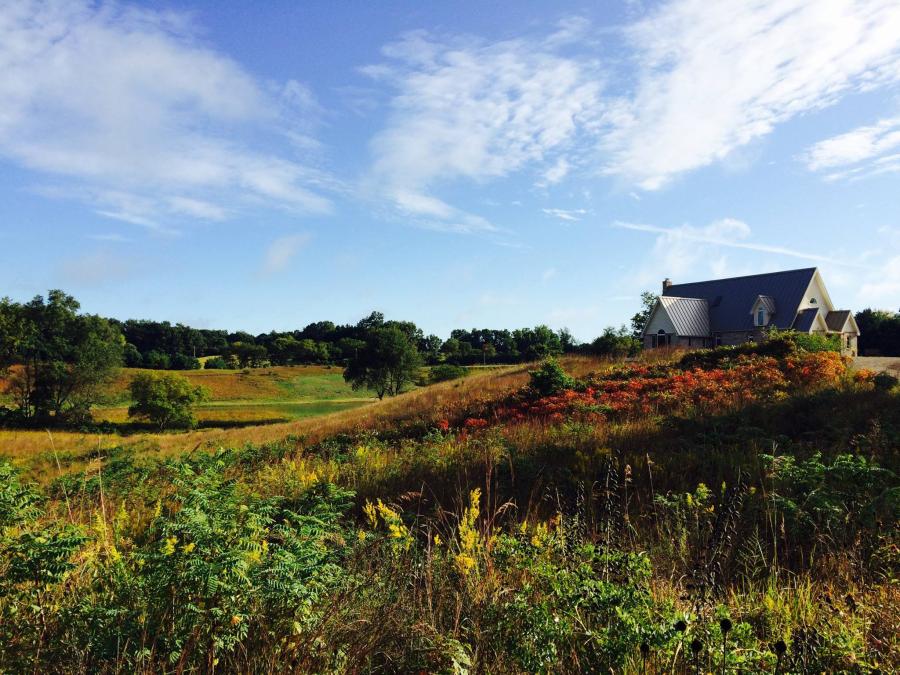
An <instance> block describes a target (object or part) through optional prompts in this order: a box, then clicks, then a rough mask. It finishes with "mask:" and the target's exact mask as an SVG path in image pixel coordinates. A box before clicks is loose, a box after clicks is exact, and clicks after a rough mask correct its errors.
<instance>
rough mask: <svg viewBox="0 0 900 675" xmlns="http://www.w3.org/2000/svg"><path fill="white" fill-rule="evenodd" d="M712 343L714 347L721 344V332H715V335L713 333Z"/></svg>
mask: <svg viewBox="0 0 900 675" xmlns="http://www.w3.org/2000/svg"><path fill="white" fill-rule="evenodd" d="M713 344H714V345H715V346H716V347H721V346H722V334H721V333H716V334H715V335H713Z"/></svg>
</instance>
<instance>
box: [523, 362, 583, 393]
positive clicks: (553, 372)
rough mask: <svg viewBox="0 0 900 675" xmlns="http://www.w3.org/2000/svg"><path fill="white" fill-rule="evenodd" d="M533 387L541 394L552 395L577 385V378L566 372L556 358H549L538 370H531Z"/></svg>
mask: <svg viewBox="0 0 900 675" xmlns="http://www.w3.org/2000/svg"><path fill="white" fill-rule="evenodd" d="M528 374H529V375H530V376H531V388H532V390H534V392H535V393H536V394H538V395H539V396H552V395H554V394H558V393H559V392H561V391H564V390H566V389H572V388H573V387H574V386H575V380H574V379H573V378H571V377H569V376H568V375H567V374H566V371H565V370H563V368H562V366H561V365H559V362H558V361H557V360H556V359H552V358H551V359H547V360H545V361H544V362H543V363H542V364H541V367H540V368H538V369H537V370H532V371H529V373H528Z"/></svg>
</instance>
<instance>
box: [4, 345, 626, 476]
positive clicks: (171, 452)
mask: <svg viewBox="0 0 900 675" xmlns="http://www.w3.org/2000/svg"><path fill="white" fill-rule="evenodd" d="M561 361H562V364H563V366H564V367H565V369H566V370H567V371H568V372H569V373H570V374H572V375H574V376H576V377H581V376H584V375H586V374H587V373H589V372H591V371H597V370H600V369H603V368H606V367H608V366H609V365H610V363H611V362H610V361H609V360H604V359H596V358H589V357H578V356H571V357H565V358H564V359H562V360H561ZM533 367H534V365H533V364H526V365H519V366H509V367H505V368H494V369H485V370H484V371H481V372H476V373H474V374H472V375H470V376H469V377H466V378H464V379H461V380H454V381H450V382H442V383H440V384H435V385H431V386H429V387H424V388H422V389H416V390H414V391H411V392H408V393H405V394H402V395H400V396H397V397H395V398H391V399H385V400H383V401H375V402H372V403H365V404H363V405H360V406H359V407H355V408H352V409H349V410H343V411H340V412H335V413H332V414H325V415H321V416H316V417H309V418H305V419H299V420H296V421H293V422H286V423H281V424H264V425H259V426H245V427H239V428H230V429H200V430H196V431H191V432H186V433H165V434H155V433H140V434H131V435H120V434H106V435H97V434H84V433H79V432H71V431H54V432H53V435H52V445H51V440H50V436H49V435H48V433H47V432H46V431H30V430H29V431H25V430H0V456H5V457H8V458H10V459H11V460H12V461H13V462H14V463H15V464H17V465H19V466H21V467H22V468H24V469H26V470H27V471H28V472H29V473H30V474H31V475H32V476H34V477H37V478H39V479H43V478H44V477H47V476H50V477H55V476H56V475H58V473H59V471H58V469H57V466H56V457H55V456H54V453H53V451H54V450H55V452H56V454H57V455H58V456H65V458H66V459H67V460H68V461H66V462H64V463H65V464H67V469H68V470H80V469H82V468H83V462H84V459H83V458H86V456H87V454H88V453H91V452H96V451H97V450H98V449H101V450H102V449H108V448H114V447H135V448H138V449H139V450H140V451H142V452H144V451H146V452H154V453H155V454H159V455H163V456H175V455H178V454H181V453H183V452H186V451H191V450H196V449H203V448H218V447H237V446H242V445H244V444H247V443H251V444H262V443H269V442H272V441H277V440H281V439H284V438H285V437H288V436H298V437H304V438H306V439H307V440H308V442H316V441H318V440H321V439H323V438H327V437H329V436H333V435H335V434H338V433H343V432H351V431H365V430H387V429H394V428H396V427H397V426H398V425H403V424H406V423H412V422H426V423H427V422H436V421H437V420H440V419H452V418H456V417H458V416H459V415H460V414H463V413H464V411H465V410H467V409H470V408H472V407H473V406H478V405H479V404H481V403H488V402H490V401H493V400H496V399H498V398H501V397H503V396H506V395H508V394H510V393H512V392H514V391H516V390H517V389H519V388H521V387H522V386H524V385H525V384H526V383H527V382H528V371H529V370H530V369H532V368H533ZM263 370H265V371H267V370H274V371H278V370H282V369H274V368H273V369H263ZM284 370H287V371H289V372H292V373H296V372H297V370H298V369H297V368H286V369H284ZM206 372H207V371H193V373H191V374H193V375H195V376H197V378H198V379H203V378H210V379H212V380H215V376H214V375H213V376H210V375H207V374H206ZM210 372H212V371H210ZM331 372H334V371H333V370H332V371H331ZM229 374H230V375H232V378H233V371H232V372H231V373H229ZM263 377H264V376H263ZM258 379H262V377H261V378H258ZM203 384H206V383H205V382H203ZM229 386H231V385H229ZM250 386H255V385H250ZM235 414H236V415H237V413H235ZM235 419H236V418H235Z"/></svg>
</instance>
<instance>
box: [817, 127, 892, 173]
mask: <svg viewBox="0 0 900 675" xmlns="http://www.w3.org/2000/svg"><path fill="white" fill-rule="evenodd" d="M898 149H900V117H891V118H886V119H883V120H879V121H878V122H877V123H875V124H873V125H869V126H861V127H857V128H856V129H853V130H851V131H848V132H846V133H843V134H839V135H837V136H832V137H831V138H826V139H825V140H822V141H819V142H818V143H816V144H814V145H813V146H811V147H810V148H809V149H808V150H807V151H806V153H804V156H803V160H804V161H805V162H806V166H807V168H808V169H809V170H810V171H823V170H828V171H830V172H831V173H829V174H828V175H827V176H826V178H827V179H828V180H837V179H840V178H851V177H852V178H860V177H863V176H870V175H875V174H879V173H887V172H892V171H900V153H897V152H891V151H896V150H898Z"/></svg>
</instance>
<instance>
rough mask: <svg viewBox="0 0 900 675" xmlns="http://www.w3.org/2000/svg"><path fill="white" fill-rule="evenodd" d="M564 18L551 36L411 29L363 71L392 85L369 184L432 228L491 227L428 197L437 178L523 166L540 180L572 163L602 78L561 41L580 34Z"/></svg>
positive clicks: (557, 176)
mask: <svg viewBox="0 0 900 675" xmlns="http://www.w3.org/2000/svg"><path fill="white" fill-rule="evenodd" d="M583 32H584V24H583V22H580V21H578V22H568V23H565V24H563V25H561V26H560V28H559V30H558V31H557V32H556V33H554V34H552V35H551V36H549V37H538V38H535V39H530V40H529V39H525V38H523V39H516V40H506V41H501V42H487V41H482V40H477V39H474V38H454V37H449V38H441V37H437V36H433V35H431V34H429V33H426V32H423V31H417V32H413V33H409V34H407V35H405V36H404V37H403V39H402V40H400V41H399V42H396V43H393V44H390V45H388V46H386V47H385V48H384V50H383V52H384V55H385V56H386V57H387V59H388V60H387V62H385V63H382V64H378V65H375V66H369V67H367V68H365V69H363V72H365V73H366V74H368V75H369V76H371V77H372V78H374V79H376V80H377V81H379V82H382V83H385V84H387V85H388V86H390V87H391V88H392V89H393V90H394V94H393V96H392V98H391V101H390V117H389V121H388V124H387V127H386V128H385V129H383V130H382V131H381V132H379V133H378V134H377V135H376V137H375V138H374V139H373V141H372V143H371V150H372V154H373V156H374V162H373V166H372V169H371V174H370V184H371V186H372V189H374V190H375V191H376V193H377V194H379V195H382V196H384V197H386V198H387V199H388V200H389V201H390V202H392V203H393V204H394V206H395V208H396V209H398V210H399V211H400V212H401V213H402V214H404V215H406V216H408V217H412V218H413V219H420V220H421V221H423V222H424V223H426V224H428V223H431V226H433V227H442V228H447V229H461V230H463V231H477V230H485V229H490V228H491V224H490V223H489V222H488V221H487V220H486V219H484V218H483V217H480V216H478V215H475V214H470V213H467V212H466V211H464V210H462V209H459V208H457V207H454V206H452V205H451V204H449V203H447V202H446V201H444V200H442V199H441V198H439V197H437V196H435V195H434V194H433V190H434V189H435V187H436V185H437V184H438V183H439V182H441V181H452V180H455V179H468V180H470V181H475V182H483V181H487V180H491V179H496V178H500V177H503V176H507V175H509V174H511V173H513V172H516V171H519V170H522V169H524V168H525V167H528V166H532V165H534V166H536V167H543V168H542V170H541V175H542V176H543V178H544V180H545V181H547V182H550V183H552V182H555V181H559V180H561V179H562V178H563V177H564V176H565V175H566V173H567V172H568V171H569V169H570V166H571V165H570V162H569V160H568V159H565V158H563V157H562V156H561V155H560V153H562V152H563V151H564V150H565V149H566V148H567V147H568V145H569V144H570V143H572V142H573V140H574V138H575V137H576V136H577V135H578V133H579V130H580V127H581V124H582V122H583V121H584V119H585V118H587V117H591V116H593V115H594V114H595V107H596V105H597V103H598V97H599V93H600V83H599V82H598V81H597V80H596V79H594V78H593V77H592V76H591V73H589V72H588V70H587V69H586V68H585V64H583V63H581V62H579V61H578V60H575V59H573V58H568V57H565V56H562V55H561V54H560V53H559V52H558V49H559V47H560V46H561V45H562V44H564V43H566V42H569V41H571V40H574V39H577V38H578V37H579V36H581V35H583Z"/></svg>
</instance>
